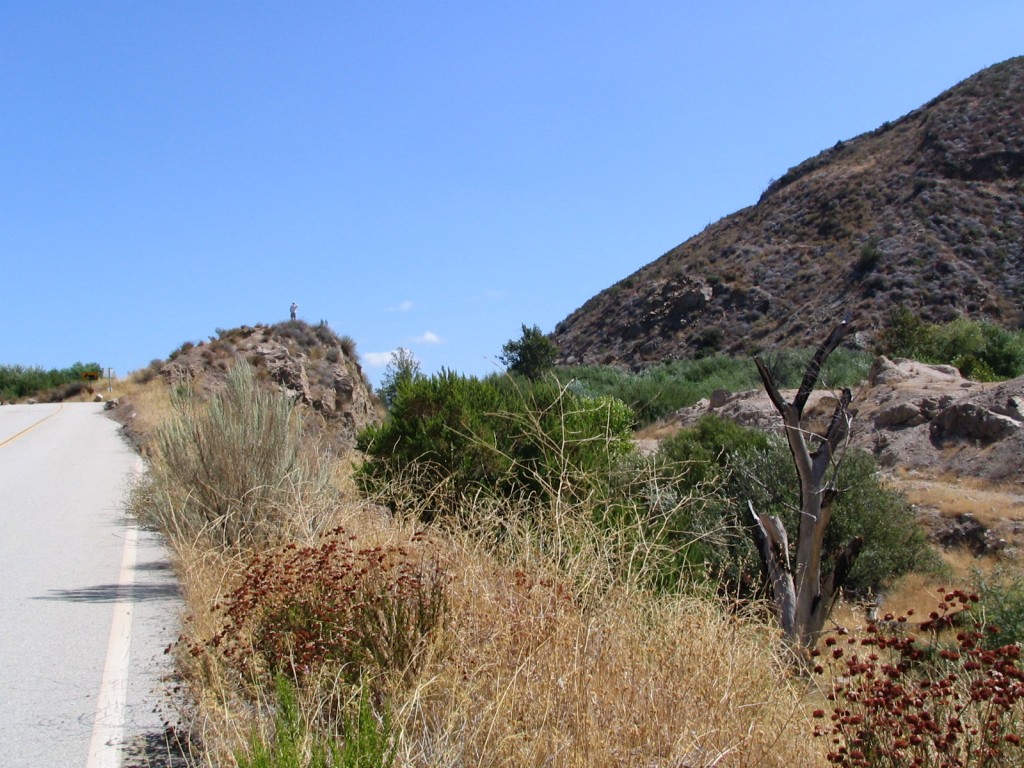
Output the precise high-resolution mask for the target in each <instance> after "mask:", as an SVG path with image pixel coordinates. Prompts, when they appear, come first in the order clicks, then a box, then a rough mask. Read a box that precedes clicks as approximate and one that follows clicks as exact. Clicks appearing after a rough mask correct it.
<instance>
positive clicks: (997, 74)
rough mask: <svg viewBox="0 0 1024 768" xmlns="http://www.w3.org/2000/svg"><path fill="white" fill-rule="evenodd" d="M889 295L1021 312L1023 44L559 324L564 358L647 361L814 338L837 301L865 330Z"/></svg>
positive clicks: (895, 300)
mask: <svg viewBox="0 0 1024 768" xmlns="http://www.w3.org/2000/svg"><path fill="white" fill-rule="evenodd" d="M896 305H904V306H908V307H911V308H913V309H915V310H916V311H918V312H919V313H920V314H921V315H922V316H923V317H924V318H925V319H926V320H928V321H930V322H942V321H947V320H950V319H952V318H953V317H956V316H958V315H967V316H969V317H972V318H976V319H990V320H992V321H995V322H998V323H1000V324H1003V325H1005V326H1007V327H1018V326H1020V325H1021V323H1022V320H1024V315H1022V307H1024V58H1016V59H1011V60H1010V61H1006V62H1003V63H1002V64H998V65H996V66H993V67H991V68H989V69H986V70H984V71H982V72H980V73H978V74H977V75H974V76H973V77H971V78H969V79H967V80H965V81H964V82H962V83H960V84H959V85H957V86H956V87H954V88H951V89H950V90H948V91H946V92H945V93H943V94H941V95H939V96H938V97H936V98H935V99H933V100H932V101H931V102H929V103H928V104H926V105H924V106H923V107H921V108H919V109H916V110H914V111H913V112H911V113H910V114H908V115H906V116H905V117H903V118H901V119H899V120H896V121H894V122H892V123H886V124H884V125H882V126H881V127H879V128H878V129H877V130H875V131H872V132H871V133H868V134H864V135H862V136H859V137H857V138H855V139H852V140H850V141H845V142H842V141H841V142H839V143H838V144H836V145H835V146H834V147H832V148H831V149H828V150H826V151H824V152H822V153H821V154H819V155H817V156H816V157H813V158H811V159H810V160H807V161H805V162H803V163H801V164H800V165H798V166H796V167H794V168H791V169H790V170H789V171H787V172H785V173H784V174H783V175H782V176H781V178H779V179H778V180H777V181H774V182H772V184H771V185H770V186H769V187H768V189H767V190H766V191H765V193H764V194H763V195H762V197H761V199H760V200H759V201H758V203H757V204H756V205H754V206H751V207H749V208H745V209H743V210H741V211H739V212H737V213H735V214H733V215H731V216H728V217H726V218H724V219H722V220H721V221H719V222H717V223H715V224H713V225H711V226H709V227H708V228H707V229H706V230H704V231H703V232H702V233H700V234H699V235H697V236H696V237H693V238H691V239H690V240H688V241H686V242H685V243H683V244H682V245H680V246H678V247H677V248H675V249H673V250H671V251H669V252H668V253H666V254H665V255H664V256H662V257H661V258H659V259H657V260H656V261H654V262H652V263H651V264H648V265H647V266H646V267H643V268H642V269H640V270H639V271H637V272H636V273H634V274H633V275H630V276H629V277H627V278H626V279H624V280H622V281H620V282H618V283H616V284H615V285H613V286H612V287H610V288H608V289H607V290H605V291H603V292H602V293H600V294H598V295H597V296H595V297H594V298H592V299H591V300H590V301H588V302H587V303H586V304H585V305H584V306H583V307H581V308H580V309H578V310H576V311H575V312H573V313H572V314H571V315H570V316H569V317H567V318H566V319H565V320H564V321H562V322H561V323H559V324H558V326H557V328H556V330H555V333H554V334H553V336H552V338H553V340H554V341H555V342H556V344H557V345H558V347H559V349H560V350H561V362H563V363H613V364H618V365H624V366H628V367H633V368H639V367H643V366H645V365H649V364H651V363H655V362H658V361H661V360H666V359H673V358H685V357H693V356H695V355H697V354H701V353H707V352H710V351H719V350H721V351H727V352H732V353H744V352H747V351H749V350H750V349H752V348H764V347H769V346H780V345H786V346H791V345H809V344H814V343H817V342H818V341H820V339H819V338H818V337H819V336H820V335H821V331H820V328H821V326H822V325H823V324H824V325H829V324H830V323H831V322H832V321H833V319H834V318H836V317H837V316H841V315H844V314H849V315H851V316H852V317H853V318H854V322H855V323H856V325H857V327H858V328H859V329H863V330H864V331H865V332H866V334H867V336H870V334H871V333H872V332H874V331H877V330H878V329H879V327H880V326H881V325H882V324H883V323H884V322H885V319H886V317H887V315H888V313H889V310H890V309H891V308H892V307H893V306H896ZM862 340H864V338H863V337H862Z"/></svg>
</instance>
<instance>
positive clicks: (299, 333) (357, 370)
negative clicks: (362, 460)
mask: <svg viewBox="0 0 1024 768" xmlns="http://www.w3.org/2000/svg"><path fill="white" fill-rule="evenodd" d="M182 349H183V350H184V351H182V352H179V353H178V354H176V355H174V356H173V357H172V359H171V360H169V361H168V362H167V363H166V364H165V365H164V366H163V368H162V369H161V375H162V376H163V377H164V378H166V379H168V380H169V381H171V382H175V381H178V380H183V379H187V380H190V381H193V382H197V383H198V384H199V386H201V387H202V388H203V389H206V390H213V389H215V388H216V387H217V386H219V385H220V384H221V383H222V382H223V380H224V378H225V376H226V374H227V371H228V370H230V368H231V367H232V366H233V365H234V364H235V362H236V361H237V360H238V359H245V360H247V361H248V363H249V364H250V365H252V366H253V368H254V369H255V371H256V375H257V378H259V379H260V380H261V381H264V382H266V383H267V384H268V385H269V386H273V387H275V388H277V389H279V390H280V391H281V392H283V393H284V394H285V395H287V396H288V397H290V398H292V399H294V400H295V401H296V403H299V404H300V405H301V406H303V407H305V408H308V409H309V410H310V411H312V412H313V413H315V414H316V418H314V419H308V420H307V421H308V422H309V423H311V424H315V425H316V426H317V428H320V429H322V431H323V432H325V433H326V434H327V436H328V437H329V439H330V442H331V443H332V444H336V445H338V446H351V445H354V443H355V438H356V435H357V434H358V433H359V432H360V431H361V430H362V429H363V428H364V427H366V426H368V425H370V424H373V423H376V422H378V421H379V420H380V418H381V413H380V410H379V404H378V401H377V399H376V397H375V396H374V395H373V392H372V390H371V388H370V385H369V383H368V382H367V381H366V378H365V377H364V376H363V372H362V368H361V367H360V365H359V362H358V360H357V359H356V358H355V356H354V354H352V353H350V350H351V344H350V343H345V342H343V341H342V340H341V339H340V338H338V336H337V335H335V333H334V332H333V331H332V330H331V329H330V328H328V327H327V326H326V325H320V326H315V327H314V326H309V325H307V324H306V323H303V322H301V321H292V322H289V323H280V324H278V325H275V326H265V325H257V326H255V327H249V326H243V327H241V328H238V329H235V330H231V331H221V332H220V336H219V338H217V339H214V340H211V341H209V342H201V343H199V344H197V345H195V346H192V345H185V346H183V348H182Z"/></svg>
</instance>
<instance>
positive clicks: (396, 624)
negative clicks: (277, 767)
mask: <svg viewBox="0 0 1024 768" xmlns="http://www.w3.org/2000/svg"><path fill="white" fill-rule="evenodd" d="M420 544H422V540H420V539H414V540H413V542H412V545H413V546H412V547H407V546H398V545H389V546H375V547H358V546H357V545H356V537H355V536H351V535H348V534H346V532H345V530H344V529H342V528H336V529H334V530H333V531H331V532H330V533H329V534H327V535H326V536H325V537H324V538H323V539H322V540H321V541H320V543H318V544H317V545H315V546H308V547H299V546H297V545H295V544H289V545H288V546H286V547H284V548H283V549H280V550H278V551H275V552H271V553H269V554H258V555H256V556H254V557H253V559H252V560H251V561H250V563H249V564H248V567H247V568H246V571H245V574H244V577H243V580H242V583H241V584H240V585H239V586H238V587H237V588H236V589H235V590H234V591H233V592H232V593H231V594H230V595H229V596H228V598H227V600H226V601H225V603H224V604H223V605H221V606H219V608H218V610H219V611H221V612H222V613H223V615H224V618H225V623H224V625H223V628H222V629H221V631H220V632H218V633H217V634H216V635H214V636H213V637H212V638H210V639H209V640H208V641H207V642H206V643H204V644H202V645H196V646H193V650H192V652H193V654H194V655H199V654H202V653H205V652H209V651H212V650H213V649H218V650H219V652H220V654H221V656H222V657H223V658H224V659H225V660H226V661H227V663H228V664H229V665H230V666H232V667H234V668H235V669H236V671H238V672H239V673H242V674H243V675H245V676H246V677H248V679H250V680H252V681H254V682H259V681H262V682H263V683H264V684H266V683H269V681H270V680H271V679H272V677H273V676H274V675H277V674H283V675H285V676H286V677H289V678H291V679H293V680H296V681H299V680H301V679H303V678H305V677H306V676H307V675H309V674H310V673H312V672H314V671H318V670H319V669H321V668H322V667H323V666H324V665H325V664H328V663H330V664H332V665H333V667H332V668H333V669H336V671H337V672H338V674H339V675H340V676H341V677H343V678H345V679H348V680H350V681H351V682H358V680H359V679H360V678H363V677H365V676H367V675H369V676H371V677H372V676H376V675H378V674H382V673H383V674H388V675H394V674H398V675H401V676H408V675H411V674H413V672H414V671H415V665H416V663H417V659H418V655H419V651H420V649H421V647H422V646H423V644H424V642H425V641H426V639H427V637H428V636H429V635H430V633H431V632H432V631H433V630H434V629H435V628H436V627H437V626H438V625H439V623H440V621H441V618H442V614H443V610H444V605H445V588H446V585H447V577H446V576H445V574H444V572H443V570H442V568H441V567H440V565H439V563H438V562H437V560H436V558H432V557H431V556H430V555H429V554H428V553H426V552H425V551H421V550H420V549H417V546H418V545H420ZM423 550H426V547H423Z"/></svg>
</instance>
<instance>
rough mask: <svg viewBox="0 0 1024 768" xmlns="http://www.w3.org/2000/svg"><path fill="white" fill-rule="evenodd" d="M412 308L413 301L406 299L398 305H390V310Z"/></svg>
mask: <svg viewBox="0 0 1024 768" xmlns="http://www.w3.org/2000/svg"><path fill="white" fill-rule="evenodd" d="M410 309H412V302H411V301H409V300H408V299H406V300H405V301H403V302H402V303H401V304H398V305H397V306H394V307H388V312H408V311H409V310H410Z"/></svg>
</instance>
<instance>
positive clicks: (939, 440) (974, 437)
mask: <svg viewBox="0 0 1024 768" xmlns="http://www.w3.org/2000/svg"><path fill="white" fill-rule="evenodd" d="M1020 427H1021V424H1020V422H1019V421H1015V420H1013V419H1011V418H1010V417H1009V416H1003V415H1001V414H998V413H995V412H993V411H990V410H988V409H987V408H983V407H982V406H980V405H977V404H975V403H957V404H956V405H952V406H950V407H949V408H946V409H945V410H944V411H942V412H941V413H940V414H939V415H938V416H936V417H935V418H934V419H932V422H931V425H930V427H929V434H930V436H931V439H932V442H933V443H935V444H937V445H942V444H944V443H948V442H951V441H956V440H971V441H976V442H979V443H981V444H982V445H990V444H991V443H994V442H996V441H997V440H1002V439H1004V438H1006V437H1009V436H1010V435H1012V434H1014V433H1015V432H1017V431H1018V430H1019V429H1020Z"/></svg>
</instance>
